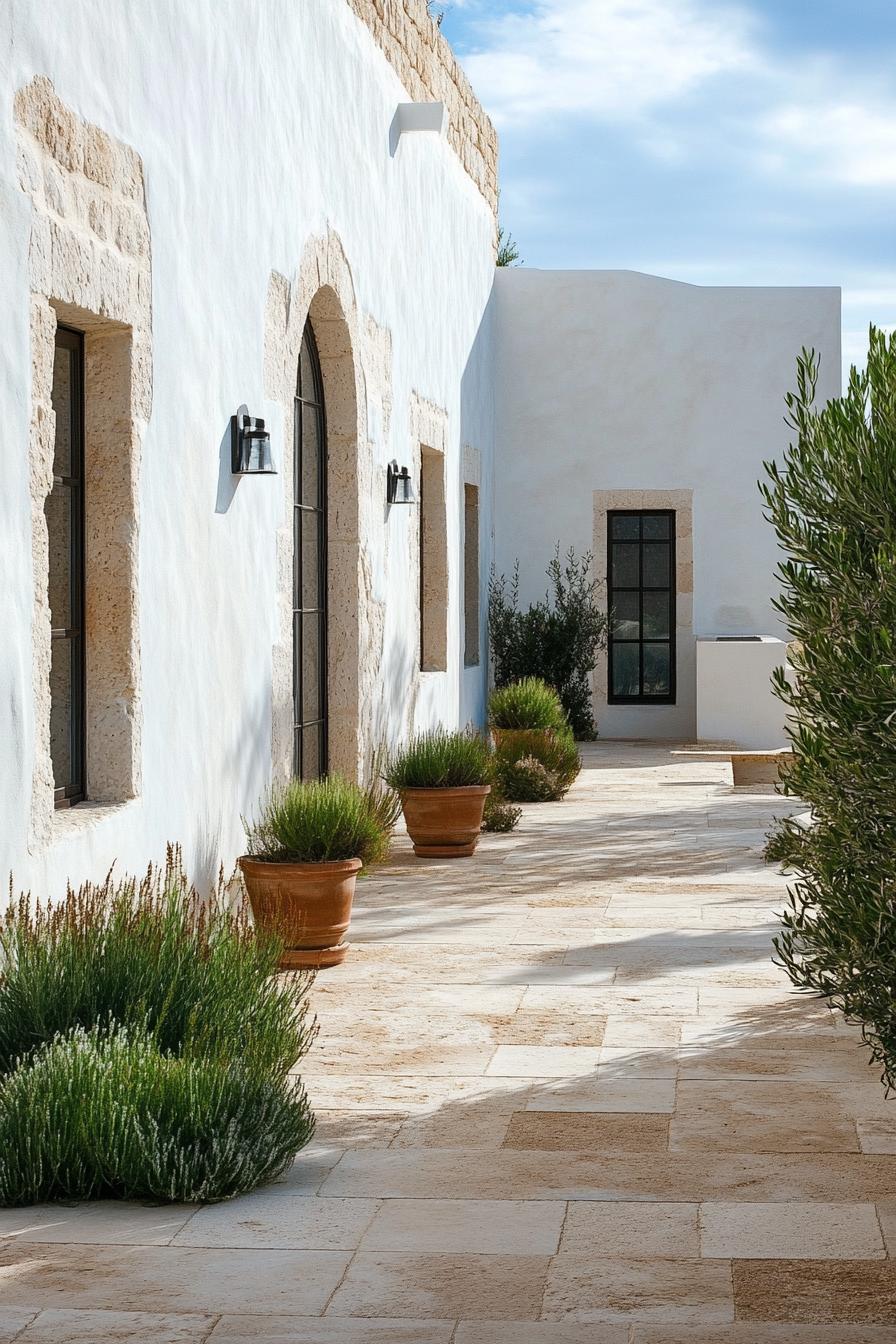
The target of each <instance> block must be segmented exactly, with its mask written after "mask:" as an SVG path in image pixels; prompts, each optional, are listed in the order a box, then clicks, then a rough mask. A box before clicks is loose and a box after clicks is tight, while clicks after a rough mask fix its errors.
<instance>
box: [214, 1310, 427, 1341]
mask: <svg viewBox="0 0 896 1344" xmlns="http://www.w3.org/2000/svg"><path fill="white" fill-rule="evenodd" d="M453 1332H454V1321H433V1320H429V1321H411V1320H404V1321H401V1320H394V1319H391V1320H390V1319H381V1320H366V1321H364V1320H361V1321H352V1320H348V1319H346V1318H345V1317H343V1318H341V1319H339V1320H334V1319H326V1320H322V1319H320V1318H317V1317H313V1316H233V1315H227V1316H222V1317H221V1319H220V1320H219V1321H218V1323H217V1325H216V1326H215V1327H214V1329H213V1330H212V1332H211V1334H210V1335H209V1337H208V1339H209V1344H249V1341H250V1340H263V1341H264V1344H451V1340H452V1338H453Z"/></svg>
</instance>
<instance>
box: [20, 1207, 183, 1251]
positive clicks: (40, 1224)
mask: <svg viewBox="0 0 896 1344" xmlns="http://www.w3.org/2000/svg"><path fill="white" fill-rule="evenodd" d="M197 1208H198V1206H197V1205H195V1204H166V1205H163V1206H161V1207H160V1206H152V1205H145V1204H132V1203H129V1202H127V1201H122V1200H112V1199H109V1200H97V1201H95V1202H94V1203H88V1204H68V1205H66V1204H43V1205H40V1204H38V1205H31V1207H29V1208H23V1209H0V1238H9V1239H10V1240H13V1239H14V1240H16V1241H40V1242H80V1243H85V1244H89V1243H94V1244H99V1245H110V1244H111V1245H119V1246H121V1245H126V1244H130V1245H135V1246H167V1245H168V1243H169V1242H170V1241H171V1240H172V1239H173V1237H174V1236H175V1235H176V1234H177V1233H178V1232H179V1231H180V1230H181V1229H182V1228H183V1227H185V1226H186V1224H187V1222H188V1221H189V1219H190V1218H191V1217H192V1216H193V1214H194V1213H195V1212H196V1210H197Z"/></svg>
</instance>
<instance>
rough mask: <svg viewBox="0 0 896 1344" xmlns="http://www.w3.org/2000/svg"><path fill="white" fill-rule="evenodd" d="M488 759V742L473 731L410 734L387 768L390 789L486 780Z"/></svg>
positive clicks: (465, 784) (455, 785)
mask: <svg viewBox="0 0 896 1344" xmlns="http://www.w3.org/2000/svg"><path fill="white" fill-rule="evenodd" d="M490 769H491V763H490V759H489V748H488V743H487V742H486V741H485V739H484V738H483V737H481V736H480V735H479V734H478V733H475V732H471V731H468V732H462V733H457V732H449V731H447V729H444V728H436V729H433V730H432V731H431V732H428V733H420V734H418V736H416V737H412V738H411V740H410V742H409V743H408V744H407V746H405V747H402V748H401V749H400V750H399V751H397V752H396V753H395V754H394V755H393V756H392V758H391V760H390V761H389V764H388V766H387V768H386V782H387V783H388V784H389V786H390V787H391V788H393V789H396V790H397V791H398V792H401V791H402V790H403V789H460V788H465V787H469V786H471V785H482V784H488V783H489V778H490Z"/></svg>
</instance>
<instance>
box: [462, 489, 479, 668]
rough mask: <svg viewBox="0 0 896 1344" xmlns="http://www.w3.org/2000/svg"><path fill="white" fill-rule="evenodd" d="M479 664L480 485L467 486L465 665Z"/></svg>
mask: <svg viewBox="0 0 896 1344" xmlns="http://www.w3.org/2000/svg"><path fill="white" fill-rule="evenodd" d="M478 665H479V487H478V486H476V485H465V486H464V666H465V667H478Z"/></svg>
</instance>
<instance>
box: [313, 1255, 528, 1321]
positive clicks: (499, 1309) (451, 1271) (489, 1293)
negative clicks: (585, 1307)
mask: <svg viewBox="0 0 896 1344" xmlns="http://www.w3.org/2000/svg"><path fill="white" fill-rule="evenodd" d="M549 1263H550V1261H549V1259H548V1257H547V1256H523V1255H454V1254H450V1255H409V1254H407V1253H405V1252H397V1253H396V1252H389V1251H377V1252H373V1251H358V1252H357V1254H356V1255H355V1257H354V1259H353V1260H352V1262H351V1265H350V1266H349V1269H348V1272H347V1274H346V1276H345V1278H344V1280H343V1281H342V1283H341V1284H340V1286H339V1288H338V1290H337V1292H336V1293H335V1295H334V1297H333V1299H332V1301H331V1303H330V1305H329V1307H328V1308H327V1314H328V1315H330V1316H385V1315H389V1316H396V1317H399V1318H400V1317H402V1316H412V1317H419V1318H421V1319H424V1320H425V1319H427V1318H428V1317H437V1318H438V1317H454V1318H455V1319H472V1320H482V1321H488V1320H498V1321H500V1320H521V1321H525V1320H536V1319H537V1318H538V1315H539V1312H540V1309H541V1302H542V1297H543V1295H544V1285H545V1279H546V1276H547V1272H548V1265H549Z"/></svg>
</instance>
